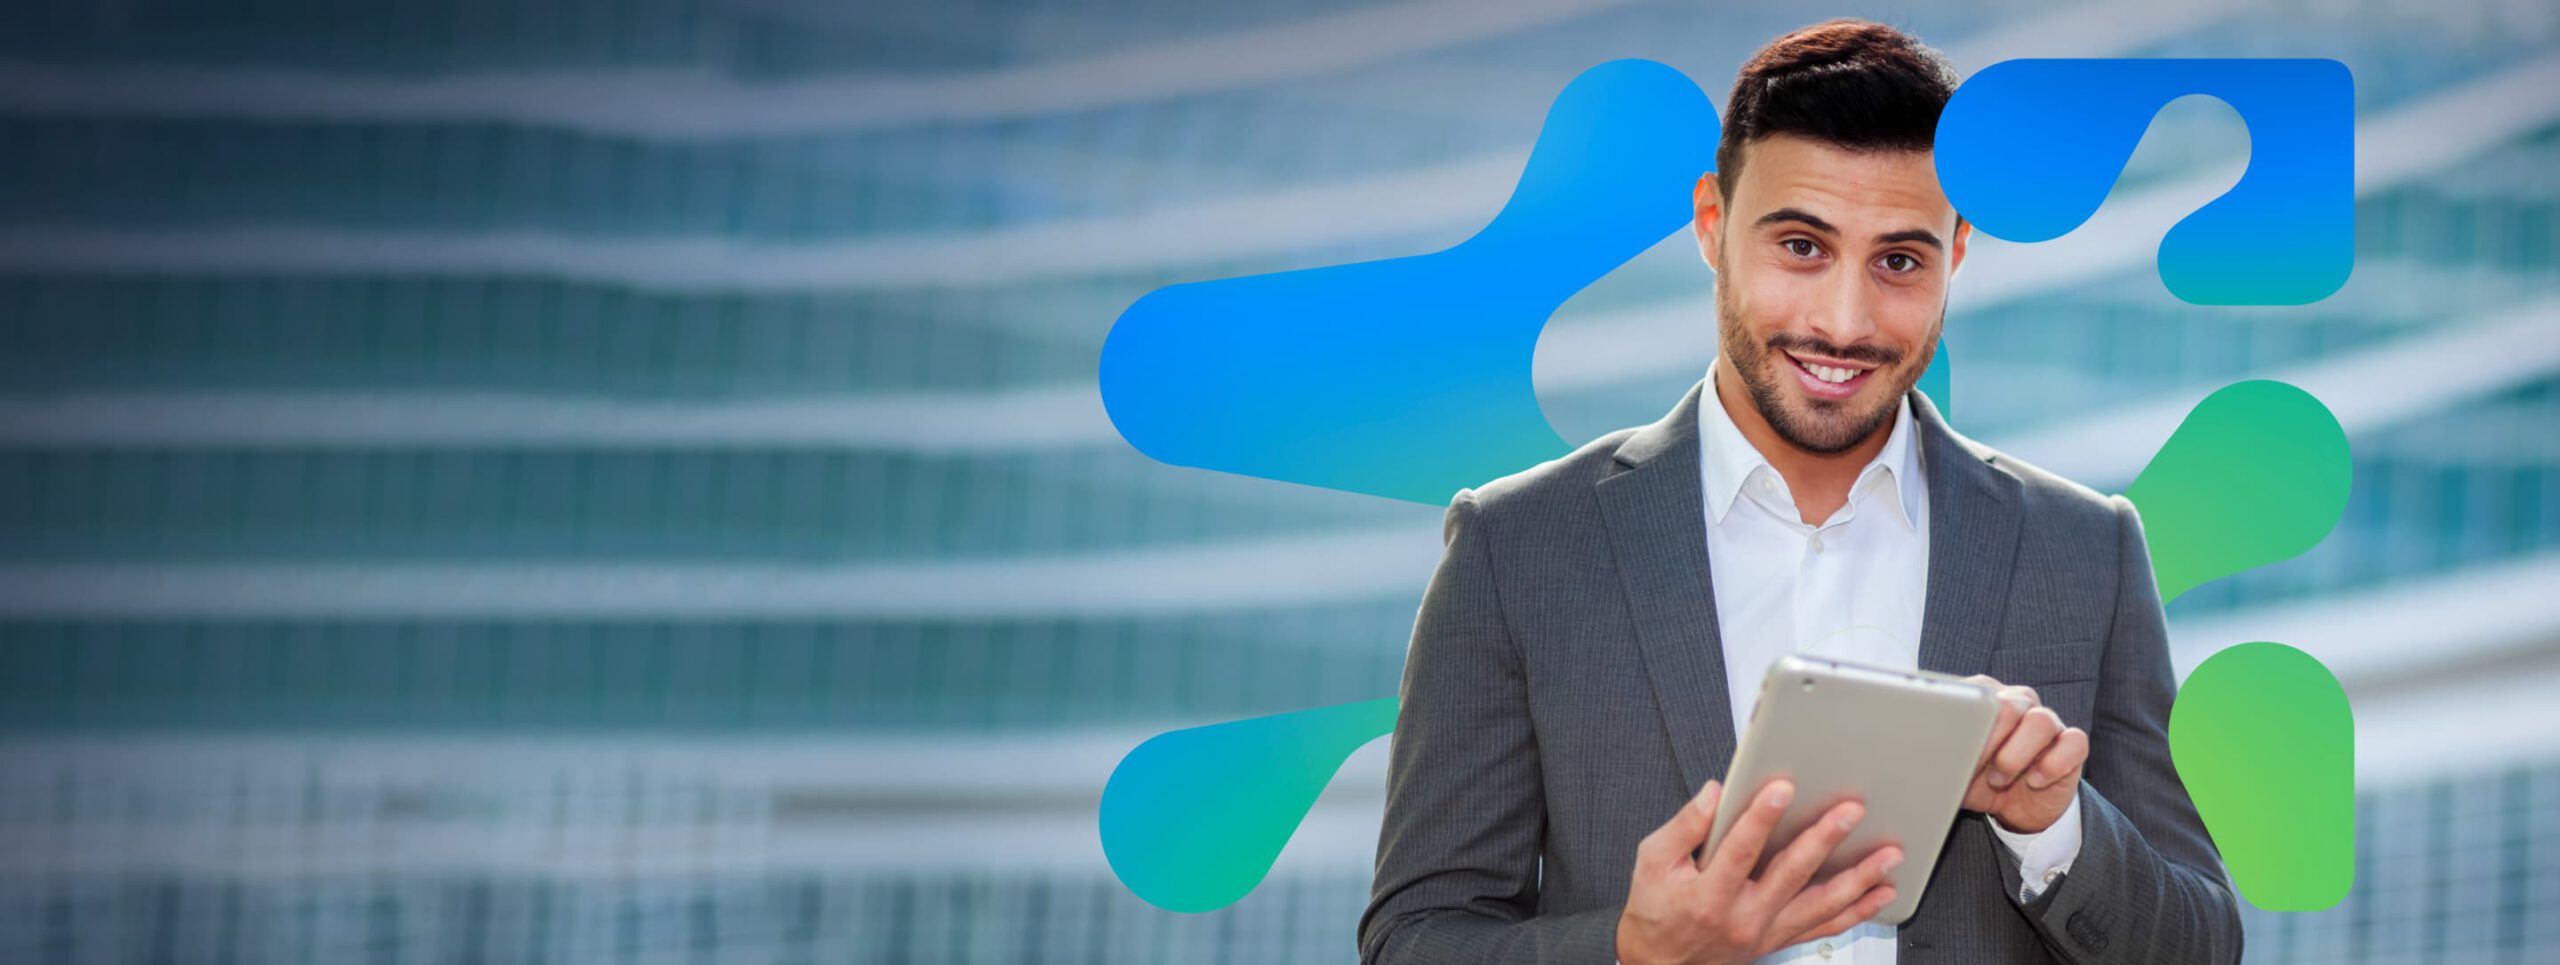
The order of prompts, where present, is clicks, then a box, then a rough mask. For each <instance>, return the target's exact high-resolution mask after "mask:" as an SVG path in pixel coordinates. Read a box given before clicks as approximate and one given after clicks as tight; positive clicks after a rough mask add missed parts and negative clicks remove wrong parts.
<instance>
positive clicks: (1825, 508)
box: [1710, 356, 1893, 526]
mask: <svg viewBox="0 0 2560 965" xmlns="http://www.w3.org/2000/svg"><path fill="white" fill-rule="evenodd" d="M1710 371H1711V372H1712V373H1713V377H1714V382H1715V385H1714V389H1715V396H1716V401H1717V403H1718V404H1721V405H1723V406H1724V411H1725V416H1726V417H1727V418H1730V419H1732V420H1733V425H1734V427H1735V428H1737V429H1740V430H1742V438H1743V439H1745V440H1747V441H1749V442H1750V443H1751V448H1753V449H1757V450H1759V451H1760V457H1761V458H1763V459H1767V460H1769V466H1770V468H1773V469H1776V470H1777V471H1778V476H1779V478H1782V479H1785V480H1786V481H1787V491H1788V492H1789V493H1792V494H1794V496H1795V499H1796V513H1797V514H1798V515H1799V516H1800V517H1801V518H1803V520H1804V522H1805V523H1806V524H1807V525H1811V526H1820V525H1822V523H1823V521H1824V520H1827V519H1830V518H1831V514H1832V513H1835V512H1838V511H1839V510H1840V507H1841V506H1843V505H1846V504H1847V503H1848V502H1849V488H1850V487H1851V486H1854V485H1856V484H1857V482H1858V474H1859V473H1860V472H1861V471H1863V470H1865V469H1866V466H1867V463H1869V462H1871V461H1874V459H1875V457H1876V453H1878V452H1881V451H1883V449H1884V444H1885V439H1886V438H1887V437H1888V436H1890V435H1891V434H1892V432H1893V422H1892V421H1891V420H1887V421H1886V422H1885V424H1884V425H1881V426H1878V427H1876V431H1874V432H1870V433H1868V434H1867V437H1866V438H1865V439H1861V440H1859V441H1858V444H1857V445H1854V446H1851V447H1849V448H1847V449H1844V450H1841V451H1839V452H1835V453H1830V454H1827V455H1826V454H1824V453H1819V452H1813V451H1811V450H1808V449H1805V448H1803V447H1801V446H1798V445H1796V444H1795V443H1792V442H1788V441H1787V440H1786V437H1784V436H1780V435H1779V434H1778V430H1777V428H1776V427H1774V426H1771V425H1770V424H1769V420H1768V419H1767V418H1765V417H1763V416H1761V414H1760V407H1759V406H1758V405H1756V404H1754V403H1753V402H1752V401H1751V390H1750V389H1748V388H1745V387H1744V386H1743V384H1742V376H1741V375H1740V374H1738V373H1736V372H1735V371H1734V370H1733V363H1732V361H1731V360H1729V359H1726V358H1724V357H1723V356H1718V357H1717V358H1716V363H1715V365H1714V366H1713V367H1712V368H1711V369H1710Z"/></svg>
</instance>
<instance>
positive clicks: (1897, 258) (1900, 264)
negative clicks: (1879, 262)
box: [1884, 251, 1920, 274]
mask: <svg viewBox="0 0 2560 965" xmlns="http://www.w3.org/2000/svg"><path fill="white" fill-rule="evenodd" d="M1918 267H1920V259H1918V258H1913V257H1911V256H1910V255H1906V254H1903V253H1901V252H1899V251H1897V252H1894V253H1893V254H1890V255H1886V256H1884V268H1885V270H1886V271H1890V272H1893V273H1895V274H1901V273H1902V272H1906V271H1910V270H1912V269H1914V268H1918Z"/></svg>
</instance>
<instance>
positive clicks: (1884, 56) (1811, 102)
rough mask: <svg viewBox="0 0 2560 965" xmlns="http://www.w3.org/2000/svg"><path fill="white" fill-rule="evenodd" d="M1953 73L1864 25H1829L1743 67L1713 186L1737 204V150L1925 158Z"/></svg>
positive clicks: (1784, 41)
mask: <svg viewBox="0 0 2560 965" xmlns="http://www.w3.org/2000/svg"><path fill="white" fill-rule="evenodd" d="M1955 89H1956V72H1955V68H1953V67H1951V66H1949V65H1948V64H1947V58H1946V57H1945V56H1944V55H1942V54H1940V53H1938V52H1937V51H1936V50H1933V49H1931V48H1930V47H1929V45H1927V44H1924V43H1921V42H1920V39H1919V38H1917V37H1913V36H1911V35H1910V34H1906V33H1903V32H1902V31H1900V30H1896V29H1894V28H1892V27H1888V26H1885V25H1884V24H1880V23H1876V22H1874V21H1870V20H1856V19H1851V18H1845V17H1844V18H1840V19H1836V20H1825V21H1823V22H1821V23H1818V24H1814V25H1813V26H1810V27H1806V28H1803V29H1801V30H1797V31H1795V32H1794V33H1790V34H1788V35H1786V36H1784V37H1780V38H1778V39H1776V40H1772V41H1770V42H1769V45H1768V46H1766V47H1762V48H1760V52H1759V53H1756V54H1753V55H1751V60H1750V61H1749V62H1746V63H1744V64H1743V65H1742V76H1740V77H1738V78H1735V79H1734V82H1733V97H1732V98H1731V99H1730V100H1728V101H1727V102H1726V104H1725V114H1724V137H1723V140H1722V141H1721V142H1720V143H1718V144H1717V145H1716V187H1717V189H1718V190H1720V191H1722V192H1723V193H1724V196H1725V198H1726V199H1728V200H1730V199H1731V198H1732V197H1733V183H1734V179H1736V178H1738V177H1741V176H1742V148H1743V147H1744V145H1747V144H1749V143H1751V142H1753V141H1757V140H1760V139H1762V138H1765V137H1768V136H1770V135H1772V134H1798V135H1802V136H1805V137H1810V138H1813V139H1815V140H1818V141H1822V142H1825V143H1828V144H1833V145H1837V146H1839V147H1844V148H1849V149H1852V150H1862V151H1926V150H1928V149H1929V148H1930V146H1931V145H1932V144H1935V143H1936V142H1937V137H1938V115H1939V113H1941V112H1943V111H1944V110H1945V109H1946V106H1947V98H1948V96H1949V95H1952V94H1954V93H1955Z"/></svg>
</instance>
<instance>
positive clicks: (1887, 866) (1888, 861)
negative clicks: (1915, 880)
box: [1884, 851, 1902, 871]
mask: <svg viewBox="0 0 2560 965" xmlns="http://www.w3.org/2000/svg"><path fill="white" fill-rule="evenodd" d="M1899 867H1902V852H1900V851H1896V852H1894V853H1893V854H1892V855H1890V856H1887V857H1886V858H1885V859H1884V870H1886V871H1891V870H1893V869H1895V868H1899Z"/></svg>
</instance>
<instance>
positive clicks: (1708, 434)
mask: <svg viewBox="0 0 2560 965" xmlns="http://www.w3.org/2000/svg"><path fill="white" fill-rule="evenodd" d="M1702 395H1703V396H1704V397H1703V398H1700V399H1699V400H1698V442H1699V445H1698V462H1699V475H1700V480H1701V481H1702V482H1703V483H1704V484H1705V490H1704V494H1705V496H1706V500H1707V518H1708V521H1709V522H1711V523H1715V524H1719V525H1721V524H1722V523H1723V522H1724V516H1725V513H1726V512H1728V511H1730V510H1731V509H1732V508H1733V501H1734V499H1735V498H1737V497H1739V496H1740V495H1741V494H1742V486H1743V484H1744V483H1746V482H1749V481H1750V479H1751V474H1752V472H1753V470H1756V469H1760V468H1762V467H1767V468H1768V470H1769V473H1770V475H1771V476H1773V477H1774V476H1776V475H1777V472H1778V470H1777V467H1775V466H1770V465H1769V459H1768V457H1766V456H1763V455H1761V454H1760V450H1759V449H1758V448H1757V447H1755V446H1753V445H1752V444H1751V440H1750V439H1747V438H1745V437H1744V436H1743V435H1742V427H1741V426H1738V425H1735V424H1734V423H1733V414H1732V413H1729V412H1726V411H1725V410H1724V403H1723V401H1722V400H1723V396H1721V395H1718V394H1717V393H1716V375H1715V369H1714V368H1713V367H1712V366H1710V367H1709V368H1708V369H1707V385H1706V388H1705V390H1704V391H1703V393H1702ZM1916 432H1917V426H1916V425H1914V423H1913V421H1912V417H1911V400H1910V398H1908V397H1905V398H1903V399H1902V400H1901V401H1900V402H1898V403H1896V404H1895V405H1894V407H1893V427H1892V428H1891V429H1889V430H1887V431H1886V434H1885V440H1884V448H1882V449H1879V450H1877V451H1876V454H1875V458H1873V459H1870V460H1868V461H1867V465H1866V467H1865V468H1863V469H1860V470H1859V471H1858V481H1857V482H1855V483H1852V484H1850V488H1849V499H1850V501H1851V502H1852V503H1854V502H1856V501H1857V498H1858V494H1859V493H1860V492H1862V491H1864V490H1865V488H1866V487H1868V486H1873V485H1882V486H1888V487H1891V488H1892V490H1893V497H1894V498H1892V499H1890V500H1887V502H1889V503H1890V504H1892V506H1893V507H1894V509H1895V510H1896V511H1897V512H1898V513H1899V514H1900V516H1901V519H1902V525H1903V526H1904V527H1906V528H1908V529H1912V530H1917V529H1918V528H1919V525H1920V523H1919V520H1920V505H1919V502H1920V498H1921V489H1920V486H1919V485H1918V484H1917V482H1916V481H1917V480H1918V479H1919V476H1920V446H1919V443H1918V440H1917V438H1916ZM1878 476H1881V477H1882V479H1881V480H1879V479H1878V478H1876V477H1878ZM1789 518H1790V519H1792V518H1794V517H1793V516H1790V517H1789Z"/></svg>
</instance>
